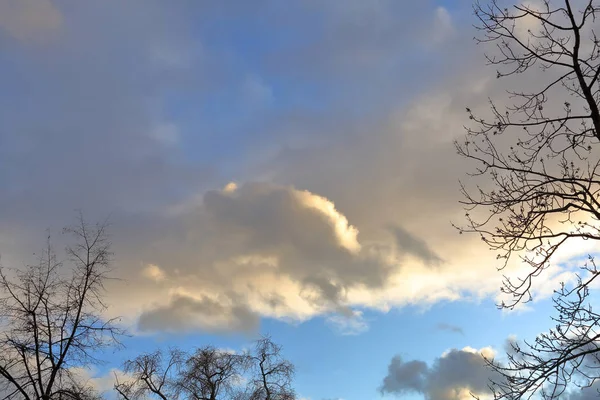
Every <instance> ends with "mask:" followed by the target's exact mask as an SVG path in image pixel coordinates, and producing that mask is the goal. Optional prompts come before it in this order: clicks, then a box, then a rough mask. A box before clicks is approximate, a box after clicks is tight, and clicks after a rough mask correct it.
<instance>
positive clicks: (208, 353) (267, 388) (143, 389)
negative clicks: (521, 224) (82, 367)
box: [115, 337, 296, 400]
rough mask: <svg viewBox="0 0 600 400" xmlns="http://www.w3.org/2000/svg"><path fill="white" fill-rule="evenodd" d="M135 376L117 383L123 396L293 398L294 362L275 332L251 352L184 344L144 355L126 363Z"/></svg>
mask: <svg viewBox="0 0 600 400" xmlns="http://www.w3.org/2000/svg"><path fill="white" fill-rule="evenodd" d="M125 372H126V373H128V374H129V375H130V376H131V377H132V378H131V379H130V380H128V381H126V382H119V381H118V379H117V383H116V384H115V390H116V391H117V392H118V393H119V395H120V396H121V398H122V399H123V400H134V399H146V398H149V397H150V398H152V397H154V398H157V399H161V400H175V399H193V400H220V399H233V400H293V399H295V398H296V397H295V394H294V390H293V389H292V386H291V383H292V377H293V374H294V366H293V365H292V364H291V363H290V362H289V361H287V360H286V359H284V358H283V357H282V355H281V347H280V346H278V345H276V344H275V343H273V341H272V340H271V339H270V338H269V337H263V338H262V339H260V340H258V341H257V342H256V343H255V346H254V349H253V350H252V351H250V352H244V353H242V354H236V353H233V352H228V351H223V350H219V349H216V348H214V347H211V346H208V347H203V348H199V349H196V350H195V351H194V352H193V353H191V354H187V353H185V352H183V351H181V350H178V349H171V350H169V351H168V352H166V353H165V352H162V351H160V350H159V351H156V352H153V353H149V354H142V355H140V356H138V357H136V358H135V359H133V360H129V361H127V362H126V363H125Z"/></svg>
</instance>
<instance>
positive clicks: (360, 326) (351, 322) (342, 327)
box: [326, 311, 369, 336]
mask: <svg viewBox="0 0 600 400" xmlns="http://www.w3.org/2000/svg"><path fill="white" fill-rule="evenodd" d="M326 323H327V324H328V325H330V326H332V327H333V329H334V330H335V331H336V332H337V333H339V334H340V335H342V336H355V335H360V334H362V333H365V332H367V331H368V330H369V324H368V323H367V321H365V319H364V317H363V314H362V312H360V311H353V312H352V313H351V314H350V315H344V314H337V315H331V316H329V317H327V319H326Z"/></svg>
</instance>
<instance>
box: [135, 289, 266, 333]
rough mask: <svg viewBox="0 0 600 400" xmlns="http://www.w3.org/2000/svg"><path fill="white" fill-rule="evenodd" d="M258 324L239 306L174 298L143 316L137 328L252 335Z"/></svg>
mask: <svg viewBox="0 0 600 400" xmlns="http://www.w3.org/2000/svg"><path fill="white" fill-rule="evenodd" d="M259 323H260V318H259V316H258V315H257V314H256V313H254V312H252V311H251V310H249V309H248V308H247V307H246V306H245V305H244V304H243V303H241V302H240V303H237V304H236V303H234V304H231V305H229V306H224V305H223V303H221V302H218V301H215V300H212V299H209V298H207V297H204V298H201V299H199V300H197V299H194V298H191V297H188V296H185V295H175V296H173V298H172V299H171V301H170V302H169V304H168V305H166V306H161V307H156V308H154V309H151V310H148V311H145V312H144V313H142V314H141V315H140V318H139V321H138V328H139V329H140V330H141V331H146V332H148V331H150V332H152V331H168V332H169V331H170V332H178V331H193V330H198V329H200V330H203V331H207V332H230V331H234V332H255V331H256V330H257V329H258V326H259Z"/></svg>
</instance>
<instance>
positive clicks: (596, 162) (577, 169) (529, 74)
mask: <svg viewBox="0 0 600 400" xmlns="http://www.w3.org/2000/svg"><path fill="white" fill-rule="evenodd" d="M597 3H598V2H597V1H595V0H585V1H584V0H571V1H570V0H555V1H551V0H542V1H539V2H534V3H528V4H530V5H526V4H517V5H512V6H505V5H504V2H501V1H498V0H490V1H487V2H485V3H483V4H482V3H480V2H477V3H476V4H475V6H474V9H475V15H476V17H477V18H478V20H479V26H478V27H477V29H478V30H479V37H478V38H476V40H477V41H478V42H479V43H482V44H486V45H488V46H489V45H491V46H492V47H491V51H490V52H489V53H488V54H487V56H486V58H487V61H488V63H489V64H491V65H494V66H496V67H497V68H498V71H497V77H498V78H507V77H510V78H512V79H514V80H515V82H517V81H518V82H519V84H520V87H521V88H523V87H525V88H527V87H535V88H534V89H532V90H528V89H521V90H517V91H509V92H508V93H509V96H510V99H511V100H512V104H511V105H509V106H505V107H501V106H499V105H498V104H496V103H494V102H493V101H492V100H490V106H491V107H490V110H491V118H490V119H486V118H483V117H481V116H479V115H478V113H476V112H475V111H474V110H472V109H470V108H467V113H468V116H469V118H470V120H471V124H470V125H469V126H468V127H467V128H466V129H467V135H466V137H465V140H464V141H462V142H460V143H458V142H457V143H456V148H457V150H458V153H459V154H460V155H462V156H463V157H465V158H467V159H469V160H472V161H474V162H475V163H476V164H477V167H476V168H475V169H474V171H473V172H472V173H471V174H470V179H469V180H470V181H471V182H466V183H461V188H462V192H463V194H464V199H465V200H464V204H465V208H466V219H467V224H466V226H464V227H458V229H459V230H460V233H463V232H474V233H476V234H478V235H480V236H481V239H482V240H483V242H485V243H486V244H487V245H488V246H489V247H490V248H491V249H493V250H494V251H496V252H497V258H498V259H499V260H500V261H501V264H500V265H499V269H501V270H502V269H504V268H506V266H507V265H508V264H509V262H510V261H511V260H514V261H517V262H521V263H522V264H524V265H526V266H527V267H528V268H527V269H526V272H525V273H524V274H522V275H520V276H516V277H514V276H513V277H509V276H507V275H505V279H504V284H503V287H502V289H501V290H502V291H503V292H504V293H505V295H506V296H505V297H506V300H505V302H503V303H502V304H500V306H501V307H505V308H509V309H512V308H514V307H516V306H517V305H519V304H522V303H526V302H528V301H531V299H532V289H533V288H534V286H533V285H534V280H535V279H536V277H538V276H540V274H542V273H543V272H544V271H545V270H546V269H548V268H549V267H550V266H551V265H553V262H555V260H556V255H557V253H558V251H559V249H562V248H564V247H565V245H568V244H569V243H574V244H577V243H581V241H582V240H587V241H598V240H600V222H599V221H600V175H599V174H600V170H599V168H600V110H599V106H598V100H599V98H600V85H599V76H600V38H599V37H598V36H597V33H596V29H598V25H597V20H596V18H597V17H598V13H599V12H600V5H599V4H597ZM522 77H526V79H523V78H522ZM473 182H476V183H475V184H473ZM578 241H579V242H578ZM582 263H583V261H582ZM598 274H599V271H598V270H597V268H596V265H595V263H594V259H593V257H591V256H590V258H589V260H588V262H587V263H585V265H583V266H582V270H581V271H580V272H579V273H575V275H574V282H575V283H572V284H569V285H565V284H562V286H561V288H560V289H558V290H556V292H555V296H554V306H555V310H556V313H557V315H556V316H555V317H554V320H555V322H556V326H555V328H554V329H551V330H550V331H549V332H547V333H543V334H541V335H539V336H538V338H536V340H535V341H534V342H525V343H522V344H518V343H513V344H512V350H511V351H510V352H509V354H508V355H507V356H508V360H507V361H506V362H504V363H498V362H495V361H494V360H489V365H490V367H491V368H493V369H494V370H496V371H497V372H499V373H500V374H501V376H502V379H500V380H497V381H495V382H492V384H491V388H492V390H493V393H494V397H495V398H496V399H520V398H529V397H531V396H541V397H542V398H544V399H555V398H560V397H561V396H564V395H565V393H566V392H568V391H570V390H571V389H572V388H573V387H576V386H578V385H579V386H590V385H592V384H594V382H595V381H596V380H597V379H598V378H600V373H599V371H600V370H599V367H600V364H598V357H600V353H599V351H600V348H599V347H598V343H599V340H600V332H599V331H598V322H599V315H598V314H596V313H595V312H593V311H592V304H591V303H592V300H593V296H590V290H593V289H592V286H593V285H592V284H593V282H595V280H596V277H597V276H598Z"/></svg>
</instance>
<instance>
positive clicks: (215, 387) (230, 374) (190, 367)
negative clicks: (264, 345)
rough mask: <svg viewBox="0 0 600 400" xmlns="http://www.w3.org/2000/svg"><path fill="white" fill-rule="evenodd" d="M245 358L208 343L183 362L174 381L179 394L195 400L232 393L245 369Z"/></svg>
mask: <svg viewBox="0 0 600 400" xmlns="http://www.w3.org/2000/svg"><path fill="white" fill-rule="evenodd" d="M246 361H247V359H246V357H245V356H243V355H239V354H235V353H231V352H226V351H223V350H219V349H216V348H214V347H212V346H207V347H204V348H201V349H197V350H196V351H195V352H194V354H192V355H191V356H190V357H189V358H188V359H187V360H186V362H185V365H184V367H183V369H182V371H181V373H180V376H179V379H178V380H177V387H178V389H179V393H181V394H182V396H183V397H184V398H188V399H194V400H218V399H223V398H228V397H233V396H234V391H235V387H236V385H239V384H240V383H241V376H242V374H243V371H244V369H245V368H246Z"/></svg>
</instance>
